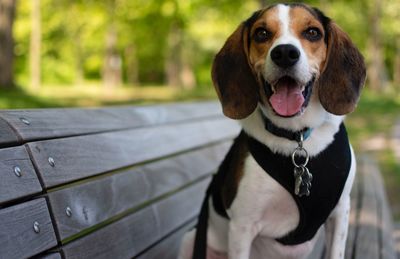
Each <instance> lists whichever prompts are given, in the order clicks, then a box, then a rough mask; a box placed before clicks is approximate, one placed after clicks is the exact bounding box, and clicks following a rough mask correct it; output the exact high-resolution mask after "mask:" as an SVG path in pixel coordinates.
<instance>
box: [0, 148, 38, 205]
mask: <svg viewBox="0 0 400 259" xmlns="http://www.w3.org/2000/svg"><path fill="white" fill-rule="evenodd" d="M15 167H18V168H19V169H20V177H18V176H17V174H16V172H14V171H15V170H17V169H16V168H15ZM17 173H18V171H17ZM0 177H1V180H0V204H2V203H4V202H7V201H11V200H14V199H17V198H21V197H24V196H27V195H31V194H34V193H39V192H41V191H42V187H41V185H40V182H39V179H38V178H37V175H36V172H35V170H34V168H33V165H32V163H31V160H30V158H29V155H28V152H26V149H25V148H24V147H21V146H19V147H13V148H5V149H0Z"/></svg>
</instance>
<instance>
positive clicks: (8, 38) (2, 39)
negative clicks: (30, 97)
mask: <svg viewBox="0 0 400 259" xmlns="http://www.w3.org/2000/svg"><path fill="white" fill-rule="evenodd" d="M15 4H16V0H0V87H12V86H14V77H13V59H14V51H13V49H14V40H13V33H12V31H13V22H14V16H15Z"/></svg>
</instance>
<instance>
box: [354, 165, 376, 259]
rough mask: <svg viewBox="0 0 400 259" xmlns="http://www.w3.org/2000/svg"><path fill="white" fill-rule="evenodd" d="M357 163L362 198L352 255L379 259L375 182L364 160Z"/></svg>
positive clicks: (365, 258) (367, 258) (366, 258)
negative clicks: (360, 179) (360, 178)
mask: <svg viewBox="0 0 400 259" xmlns="http://www.w3.org/2000/svg"><path fill="white" fill-rule="evenodd" d="M359 161H361V162H360V163H359V165H358V168H359V169H358V170H359V171H358V172H359V173H360V174H362V176H361V177H362V181H361V183H360V188H361V193H362V197H361V208H360V211H359V219H358V231H357V239H356V241H355V242H356V247H355V251H354V253H355V255H356V258H364V259H369V258H371V259H372V258H379V235H378V234H379V231H380V226H379V214H378V204H377V202H378V201H377V197H376V195H377V194H376V188H375V182H374V181H373V178H372V177H371V168H370V165H369V164H368V163H367V162H366V158H364V160H363V159H361V160H359Z"/></svg>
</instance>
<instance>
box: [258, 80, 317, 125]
mask: <svg viewBox="0 0 400 259" xmlns="http://www.w3.org/2000/svg"><path fill="white" fill-rule="evenodd" d="M313 83H314V78H313V79H311V80H310V81H309V82H308V83H307V84H306V85H301V84H300V83H299V82H298V81H296V80H295V79H293V78H291V77H289V76H284V77H282V78H280V79H279V80H277V81H276V82H275V83H274V84H273V85H271V84H270V83H268V82H266V83H265V92H266V94H267V97H268V98H269V103H270V105H271V107H272V109H273V110H274V112H275V113H276V114H277V115H279V116H281V117H293V116H296V115H298V114H301V113H302V112H303V111H304V109H305V108H306V107H307V105H308V102H309V99H310V96H311V88H312V87H311V86H312V85H313Z"/></svg>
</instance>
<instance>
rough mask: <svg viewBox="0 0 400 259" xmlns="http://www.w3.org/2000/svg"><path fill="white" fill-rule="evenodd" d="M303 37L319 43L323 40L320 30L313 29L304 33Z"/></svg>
mask: <svg viewBox="0 0 400 259" xmlns="http://www.w3.org/2000/svg"><path fill="white" fill-rule="evenodd" d="M303 36H304V37H305V38H306V39H307V40H309V41H318V40H320V39H321V38H322V33H321V31H320V30H319V29H318V28H315V27H311V28H308V29H307V30H305V31H304V32H303Z"/></svg>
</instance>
